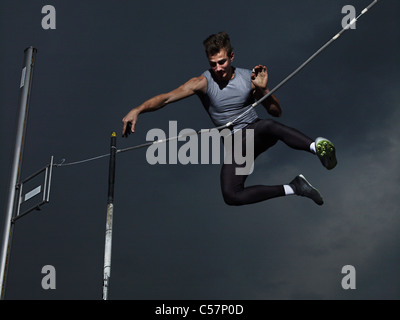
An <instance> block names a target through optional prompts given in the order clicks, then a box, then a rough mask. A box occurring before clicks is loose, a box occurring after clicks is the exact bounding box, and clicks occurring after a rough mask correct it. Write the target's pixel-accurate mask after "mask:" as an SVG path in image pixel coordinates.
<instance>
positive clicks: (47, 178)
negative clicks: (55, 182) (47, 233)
mask: <svg viewBox="0 0 400 320" xmlns="http://www.w3.org/2000/svg"><path fill="white" fill-rule="evenodd" d="M53 161H54V157H53V156H52V157H51V159H50V163H49V164H48V165H47V166H45V167H44V168H42V169H40V170H39V171H37V172H35V173H34V174H32V175H30V176H29V177H27V178H26V179H24V180H23V181H21V182H20V183H19V184H18V185H17V186H16V189H17V200H16V203H17V209H16V213H15V216H14V218H13V219H12V220H11V221H12V223H14V222H15V221H17V220H18V219H20V218H22V217H23V216H25V215H27V214H28V213H30V212H32V211H33V210H40V207H41V206H42V205H44V204H46V203H49V201H50V187H51V177H52V172H53ZM41 174H44V177H43V181H42V183H41V184H39V185H38V186H36V187H35V188H34V189H31V190H30V191H28V192H26V193H25V194H23V190H24V186H25V185H26V184H28V183H29V182H30V181H33V180H35V179H34V178H36V177H38V176H39V175H41ZM39 194H42V197H41V198H40V201H39V202H37V203H35V204H33V205H32V204H30V205H29V206H28V207H27V208H23V206H25V204H28V203H29V202H31V201H30V200H31V199H33V198H35V197H36V196H37V195H39ZM21 209H22V210H21Z"/></svg>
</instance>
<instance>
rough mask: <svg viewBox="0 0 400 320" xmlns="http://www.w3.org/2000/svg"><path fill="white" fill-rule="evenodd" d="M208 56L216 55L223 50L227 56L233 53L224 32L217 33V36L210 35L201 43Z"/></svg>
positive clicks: (229, 41) (227, 36)
mask: <svg viewBox="0 0 400 320" xmlns="http://www.w3.org/2000/svg"><path fill="white" fill-rule="evenodd" d="M203 44H204V47H205V49H206V54H207V57H208V56H213V55H216V54H217V53H218V52H220V51H221V49H225V50H226V52H227V54H228V56H230V55H231V54H232V52H233V47H232V45H231V40H230V38H229V35H228V34H227V33H226V32H219V33H217V34H212V35H210V36H209V37H208V38H207V39H206V40H204V41H203Z"/></svg>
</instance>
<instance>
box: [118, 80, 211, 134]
mask: <svg viewBox="0 0 400 320" xmlns="http://www.w3.org/2000/svg"><path fill="white" fill-rule="evenodd" d="M206 89H207V80H206V78H205V77H204V76H200V77H195V78H192V79H190V80H189V81H187V82H186V83H184V84H183V85H181V86H180V87H178V88H176V89H174V90H172V91H170V92H168V93H162V94H159V95H157V96H154V97H153V98H150V99H149V100H146V101H145V102H143V103H142V104H141V105H139V106H138V107H136V108H133V109H132V110H131V111H130V112H129V113H128V114H127V115H126V116H125V117H124V118H123V119H122V123H123V128H122V136H123V137H127V136H128V135H129V134H130V133H133V132H135V125H136V122H137V118H138V116H139V114H141V113H144V112H151V111H156V110H159V109H161V108H163V107H165V106H166V105H167V104H169V103H173V102H176V101H179V100H182V99H184V98H187V97H190V96H192V95H194V94H196V93H199V92H203V93H204V92H205V91H206Z"/></svg>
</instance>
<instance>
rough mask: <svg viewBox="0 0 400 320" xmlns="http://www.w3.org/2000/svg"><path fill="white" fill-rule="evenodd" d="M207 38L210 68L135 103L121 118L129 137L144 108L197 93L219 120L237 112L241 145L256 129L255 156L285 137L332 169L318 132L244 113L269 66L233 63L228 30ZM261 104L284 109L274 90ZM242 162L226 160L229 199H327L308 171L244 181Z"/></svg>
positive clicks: (328, 146) (277, 111)
mask: <svg viewBox="0 0 400 320" xmlns="http://www.w3.org/2000/svg"><path fill="white" fill-rule="evenodd" d="M203 44H204V46H205V50H206V55H207V58H208V61H209V64H210V67H211V68H210V69H209V70H207V71H205V72H204V73H203V74H202V75H200V76H199V77H195V78H192V79H190V80H189V81H187V82H186V83H184V84H183V85H181V86H180V87H178V88H176V89H175V90H172V91H170V92H168V93H164V94H159V95H157V96H155V97H153V98H151V99H149V100H147V101H145V102H143V103H142V104H141V105H139V106H138V107H136V108H134V109H132V110H131V111H130V112H129V113H128V114H127V115H126V116H125V117H124V118H123V119H122V122H123V130H122V135H123V136H124V137H127V136H128V135H129V134H130V133H133V132H134V131H135V125H136V122H137V120H138V116H139V114H141V113H144V112H149V111H155V110H158V109H160V108H162V107H164V106H166V105H167V104H170V103H173V102H176V101H179V100H181V99H184V98H187V97H189V96H192V95H194V94H196V95H198V96H199V98H200V100H201V102H202V103H203V105H204V107H205V109H206V110H207V112H208V114H209V116H210V117H211V119H212V121H213V122H214V124H215V125H216V126H221V125H225V124H228V123H230V122H231V121H232V120H233V119H237V118H238V121H234V123H233V124H232V128H231V129H232V130H233V132H238V131H239V132H241V133H242V137H243V138H242V149H241V150H247V149H246V143H250V142H248V141H246V134H245V133H246V131H247V130H254V131H253V133H254V141H251V143H254V158H257V156H258V155H260V154H261V153H262V152H264V151H266V150H267V149H268V148H270V147H272V146H273V145H275V144H276V143H277V141H278V140H281V141H283V142H284V143H285V144H287V145H288V146H289V147H291V148H293V149H297V150H304V151H307V152H310V153H312V154H314V155H317V156H318V158H319V159H320V160H321V163H322V164H323V165H324V166H325V167H326V168H327V169H328V170H330V169H333V168H334V167H335V166H336V164H337V161H336V156H335V147H334V146H333V144H332V143H331V142H330V141H329V140H327V139H325V138H317V139H316V140H315V141H313V140H312V139H311V138H309V137H307V136H305V135H304V134H302V133H301V132H299V131H298V130H296V129H293V128H290V127H287V126H285V125H283V124H281V123H279V122H276V121H274V120H271V119H263V120H261V119H259V117H258V116H257V113H256V111H255V110H254V108H253V107H250V108H251V109H252V110H248V112H246V113H245V115H244V116H241V115H243V113H244V111H246V110H247V109H246V107H248V106H249V105H250V104H251V103H253V102H254V100H255V99H256V100H259V99H260V98H262V97H263V96H264V95H266V94H268V93H269V89H268V87H267V83H268V72H267V68H266V67H265V66H262V65H257V66H256V67H254V69H253V70H252V71H251V70H247V69H241V68H235V67H234V66H233V65H232V62H233V61H234V57H235V56H234V52H233V48H232V46H231V43H230V38H229V35H228V34H227V33H225V32H220V33H218V34H214V35H211V36H209V37H208V38H207V39H206V40H205V41H204V42H203ZM262 105H263V106H264V107H265V109H266V110H267V112H268V113H269V114H270V115H272V116H274V117H280V116H281V113H282V109H281V106H280V103H279V101H278V99H277V98H276V97H275V96H274V95H270V96H269V97H268V98H267V99H265V100H264V101H263V102H262ZM232 152H234V150H232ZM238 167H240V165H238V164H236V163H235V162H233V163H224V164H223V165H222V169H221V189H222V194H223V197H224V200H225V202H226V203H227V204H228V205H236V206H238V205H245V204H251V203H257V202H260V201H264V200H268V199H271V198H275V197H281V196H286V195H292V194H295V195H299V196H304V197H308V198H310V199H312V200H313V201H314V202H315V203H317V204H318V205H322V204H323V200H322V197H321V195H320V193H319V192H318V190H317V189H315V188H314V187H313V186H312V185H311V184H310V183H309V182H308V181H307V180H306V179H305V178H304V176H303V175H299V176H297V177H296V178H294V179H293V180H292V181H291V182H290V183H288V184H283V185H276V186H264V185H258V186H250V187H245V181H246V178H247V176H246V175H237V174H236V173H235V170H236V168H238Z"/></svg>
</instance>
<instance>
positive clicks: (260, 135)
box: [221, 119, 313, 206]
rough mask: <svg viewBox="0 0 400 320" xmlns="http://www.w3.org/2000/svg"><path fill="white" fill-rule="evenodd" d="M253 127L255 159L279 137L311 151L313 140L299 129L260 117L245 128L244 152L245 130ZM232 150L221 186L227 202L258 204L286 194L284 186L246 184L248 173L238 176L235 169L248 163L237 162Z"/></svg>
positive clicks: (232, 203) (290, 144)
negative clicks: (231, 161)
mask: <svg viewBox="0 0 400 320" xmlns="http://www.w3.org/2000/svg"><path fill="white" fill-rule="evenodd" d="M247 129H253V130H254V160H255V159H256V158H257V157H258V156H259V155H260V154H261V153H263V152H264V151H266V150H267V149H268V148H270V147H272V146H273V145H275V144H276V143H277V142H278V140H281V141H283V142H284V143H285V144H286V145H288V146H289V147H291V148H293V149H296V150H304V151H309V152H311V151H310V144H311V143H312V142H313V140H312V139H311V138H309V137H307V136H305V135H304V134H303V133H301V132H300V131H298V130H296V129H293V128H290V127H287V126H285V125H283V124H281V123H279V122H276V121H274V120H271V119H264V120H257V121H256V122H254V123H252V124H250V125H248V126H247V127H245V128H244V129H242V153H243V154H244V153H245V152H246V130H247ZM231 152H232V159H233V163H232V164H223V166H222V169H221V189H222V195H223V197H224V200H225V203H226V204H228V205H232V206H240V205H246V204H251V203H257V202H261V201H264V200H268V199H271V198H275V197H281V196H284V195H285V191H284V188H283V185H277V186H264V185H256V186H251V187H245V186H244V184H245V181H246V179H247V177H248V176H247V175H237V174H236V169H237V168H243V167H244V165H245V164H243V165H238V164H235V160H234V159H235V157H234V154H233V150H231Z"/></svg>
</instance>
